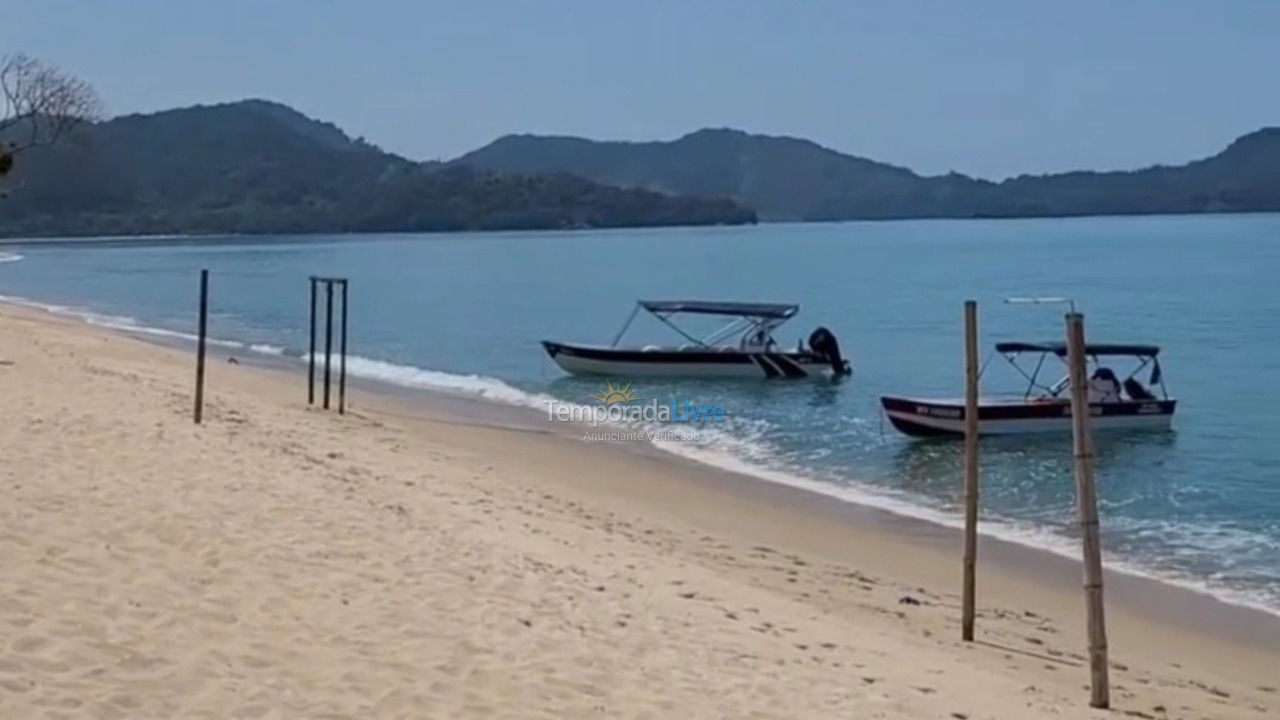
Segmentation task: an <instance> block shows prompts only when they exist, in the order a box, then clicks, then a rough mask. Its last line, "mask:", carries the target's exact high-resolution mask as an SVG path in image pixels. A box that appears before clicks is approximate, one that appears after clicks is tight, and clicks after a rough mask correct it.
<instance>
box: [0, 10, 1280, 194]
mask: <svg viewBox="0 0 1280 720" xmlns="http://www.w3.org/2000/svg"><path fill="white" fill-rule="evenodd" d="M0 19H2V20H0V53H11V52H25V53H27V54H29V55H32V56H34V57H37V58H38V59H40V60H43V61H45V62H48V63H50V64H53V65H56V66H58V67H60V68H62V69H64V70H66V71H69V72H71V73H73V74H75V75H78V76H80V77H82V78H84V79H86V80H88V81H90V82H92V83H93V84H94V86H95V87H96V88H97V89H98V92H99V94H100V95H101V96H102V98H103V100H104V103H105V106H106V108H107V111H108V113H109V114H112V115H114V114H125V113H132V112H150V111H155V110H162V109H166V108H171V107H177V106H184V105H192V104H197V103H205V104H207V103H214V102H224V101H229V100H237V99H241V98H246V97H262V98H268V99H272V100H277V101H279V102H283V103H285V104H288V105H291V106H293V107H295V108H297V109H298V110H300V111H302V112H304V113H306V114H307V115H310V116H312V117H316V118H319V119H323V120H327V121H330V122H333V123H336V124H337V125H338V126H339V127H341V128H343V129H344V130H346V131H347V132H348V134H350V135H352V136H353V137H364V138H365V139H367V140H369V141H370V142H373V143H375V144H377V145H380V146H382V147H383V148H385V149H387V150H390V151H392V152H396V153H399V154H402V155H405V156H407V157H410V158H413V159H418V160H429V159H447V158H452V157H455V156H457V155H459V154H461V153H464V152H466V151H468V150H471V149H474V148H476V147H479V146H481V145H483V144H485V143H487V142H489V141H491V140H493V139H495V138H497V137H499V136H501V135H505V134H508V133H538V134H560V135H580V136H585V137H591V138H596V139H609V140H669V139H674V138H677V137H679V136H681V135H683V134H685V133H688V132H692V131H693V130H696V129H698V128H701V127H734V128H739V129H743V130H747V131H749V132H757V133H765V134H771V135H792V136H799V137H805V138H809V139H811V140H814V141H816V142H818V143H821V144H823V145H826V146H828V147H831V148H834V149H836V150H839V151H841V152H846V153H850V154H855V155H860V156H863V157H869V158H872V159H876V160H881V161H885V162H892V163H894V164H897V165H904V166H906V167H910V168H912V169H913V170H916V171H917V172H921V173H925V174H937V173H945V172H949V171H953V170H954V171H956V172H962V173H965V174H969V175H975V176H978V177H986V178H991V179H1000V178H1004V177H1008V176H1013V175H1018V174H1022V173H1044V172H1057V171H1064V170H1072V169H1082V168H1087V169H1127V168H1134V167H1142V166H1147V165H1151V164H1155V163H1164V164H1177V163H1181V162H1186V161H1188V160H1191V159H1195V158H1198V157H1204V156H1207V155H1211V154H1213V153H1216V152H1218V151H1219V150H1221V149H1222V148H1223V147H1225V146H1226V145H1227V144H1228V143H1229V142H1230V141H1231V140H1232V139H1234V138H1235V137H1237V136H1239V135H1242V134H1244V133H1247V132H1250V131H1253V130H1256V129H1258V128H1259V127H1263V126H1267V125H1280V91H1278V90H1280V76H1278V75H1277V70H1278V69H1280V2H1277V1H1275V0H1216V1H1215V0H1197V1H1186V2H1184V1H1181V0H1109V1H1107V2H1101V1H1095V0H1076V1H1073V2H1048V1H1044V2H1041V1H1039V0H1008V1H996V0H966V1H963V2H961V1H959V0H956V1H954V2H951V1H945V0H936V1H933V2H927V1H925V0H897V1H892V2H891V1H889V0H884V1H882V2H857V1H855V0H845V1H843V2H839V1H834V2H828V1H825V0H787V1H785V2H784V1H782V0H778V1H776V2H775V1H774V0H644V1H643V2H622V1H621V0H618V1H614V0H541V1H534V0H524V1H521V0H456V1H455V2H432V1H428V0H361V1H359V2H352V1H343V2H339V1H329V0H256V1H253V0H218V1H217V2H213V1H209V2H206V1H204V0H0Z"/></svg>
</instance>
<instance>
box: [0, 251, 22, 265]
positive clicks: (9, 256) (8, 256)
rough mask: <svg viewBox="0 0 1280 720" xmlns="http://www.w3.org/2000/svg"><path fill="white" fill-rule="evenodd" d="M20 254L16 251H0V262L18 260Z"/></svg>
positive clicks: (20, 257)
mask: <svg viewBox="0 0 1280 720" xmlns="http://www.w3.org/2000/svg"><path fill="white" fill-rule="evenodd" d="M21 259H22V256H21V255H19V254H17V253H9V252H0V263H12V262H18V261H19V260H21Z"/></svg>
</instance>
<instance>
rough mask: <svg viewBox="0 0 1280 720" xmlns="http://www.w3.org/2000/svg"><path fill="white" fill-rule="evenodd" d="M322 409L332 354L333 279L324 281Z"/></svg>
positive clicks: (325, 406) (327, 403) (326, 399)
mask: <svg viewBox="0 0 1280 720" xmlns="http://www.w3.org/2000/svg"><path fill="white" fill-rule="evenodd" d="M324 297H325V299H324V303H325V304H324V409H325V410H328V409H329V378H330V377H331V373H330V372H329V357H330V356H331V355H332V354H333V281H331V280H325V281H324Z"/></svg>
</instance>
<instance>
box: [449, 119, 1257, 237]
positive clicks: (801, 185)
mask: <svg viewBox="0 0 1280 720" xmlns="http://www.w3.org/2000/svg"><path fill="white" fill-rule="evenodd" d="M454 163H455V164H459V165H466V166H469V167H475V168H482V169H486V170H495V171H504V172H530V173H537V172H564V173H572V174H575V175H580V176H582V177H585V178H587V179H590V180H594V181H596V182H602V183H609V184H613V185H619V186H623V187H640V188H650V189H656V190H661V191H663V192H670V193H677V194H692V195H712V196H717V197H732V198H735V199H737V200H738V201H739V202H742V203H743V204H745V205H748V206H750V207H752V208H754V209H755V210H756V211H757V212H758V213H759V214H760V217H761V219H764V220H849V219H881V218H883V219H888V218H925V217H1031V216H1062V215H1104V214H1148V213H1198V212H1249V211H1274V210H1280V128H1268V129H1263V130H1259V131H1257V132H1255V133H1252V134H1249V135H1246V136H1244V137H1242V138H1240V139H1238V140H1236V141H1235V142H1234V143H1232V144H1231V146H1230V147H1228V148H1227V149H1226V150H1224V151H1223V152H1222V153H1220V154H1218V155H1215V156H1213V157H1211V158H1207V159H1205V160H1200V161H1197V162H1192V163H1188V164H1186V165H1182V166H1178V167H1163V166H1158V167H1152V168H1147V169H1144V170H1136V171H1132V172H1073V173H1063V174H1057V175H1042V176H1022V177H1018V178H1012V179H1009V180H1005V181H1003V182H999V183H996V182H990V181H986V180H979V179H974V178H970V177H967V176H965V175H960V174H957V173H951V174H948V175H940V176H935V177H924V176H921V175H917V174H916V173H914V172H912V171H910V170H908V169H906V168H901V167H895V166H893V165H886V164H884V163H880V162H875V161H873V160H868V159H865V158H859V157H853V156H850V155H844V154H841V153H838V152H835V151H833V150H829V149H827V148H824V147H822V146H820V145H817V144H815V143H813V142H810V141H808V140H801V139H797V138H789V137H770V136H764V135H749V134H747V133H744V132H741V131H738V130H699V131H698V132H695V133H692V134H690V135H686V136H684V137H682V138H680V139H678V140H674V141H671V142H644V143H624V142H595V141H592V140H584V139H582V138H573V137H544V136H533V135H510V136H507V137H504V138H500V139H498V140H496V141H494V142H493V143H491V144H489V145H487V146H485V147H483V148H481V149H479V150H476V151H474V152H472V153H469V154H467V155H464V156H462V157H461V158H458V159H457V160H455V161H454Z"/></svg>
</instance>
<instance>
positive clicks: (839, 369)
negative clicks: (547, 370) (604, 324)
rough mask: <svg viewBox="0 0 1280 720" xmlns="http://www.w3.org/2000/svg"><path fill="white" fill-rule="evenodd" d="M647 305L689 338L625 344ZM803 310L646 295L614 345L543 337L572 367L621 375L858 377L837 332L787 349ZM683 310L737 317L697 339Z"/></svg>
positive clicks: (554, 355)
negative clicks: (784, 333) (780, 339)
mask: <svg viewBox="0 0 1280 720" xmlns="http://www.w3.org/2000/svg"><path fill="white" fill-rule="evenodd" d="M640 310H645V311H647V312H649V313H650V314H652V315H653V316H654V317H656V318H657V319H658V320H659V321H661V322H662V323H664V324H666V325H667V326H669V327H670V328H671V329H673V330H675V332H676V333H678V334H679V335H680V336H681V337H683V338H684V339H685V340H686V341H687V342H686V343H685V344H682V345H678V346H661V345H645V346H639V347H634V346H633V347H619V346H618V343H619V342H620V341H621V340H622V337H623V335H625V334H626V331H627V329H628V328H629V327H630V326H631V323H632V321H633V320H635V317H636V315H637V314H638V313H639V312H640ZM799 310H800V306H799V305H793V304H781V303H756V302H716V301H700V300H641V301H639V302H638V303H636V307H635V309H634V310H633V311H632V313H631V316H630V317H629V318H628V319H627V322H626V324H625V325H623V327H622V330H621V331H619V333H618V335H617V337H615V338H614V340H613V343H612V344H611V345H607V346H606V345H576V344H571V343H563V342H555V341H551V340H544V341H542V345H543V347H545V348H546V350H547V354H548V355H550V356H551V359H552V360H554V361H555V363H556V364H557V365H559V366H560V367H561V368H563V369H564V370H565V371H566V372H569V373H573V374H575V375H609V376H614V377H655V376H658V377H664V376H665V377H683V376H693V377H730V378H733V377H737V378H823V377H833V376H834V377H843V376H845V375H849V374H850V372H851V371H850V368H849V363H848V361H847V360H845V359H844V358H843V357H842V356H841V354H840V346H839V343H837V342H836V338H835V335H833V334H832V333H831V331H830V330H827V329H826V328H823V327H819V328H818V329H816V330H814V331H813V333H812V334H811V335H810V336H809V343H808V347H805V346H804V344H803V343H801V344H800V345H799V346H798V347H797V348H795V349H794V350H784V349H782V348H780V347H779V346H778V343H777V342H776V341H775V340H774V339H773V333H774V331H775V330H777V328H778V327H779V326H781V325H782V324H783V323H785V322H786V321H787V320H790V319H791V318H792V317H793V316H795V314H796V313H797V312H798V311H799ZM679 315H711V316H721V317H728V318H732V319H731V320H730V321H729V322H728V324H726V325H724V326H722V327H721V328H719V329H718V330H715V331H714V332H711V333H709V334H707V335H705V336H703V337H695V336H694V335H691V334H690V333H688V332H686V331H685V330H684V329H682V328H680V327H679V326H677V325H676V324H675V323H674V322H673V318H675V317H676V316H679Z"/></svg>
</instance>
